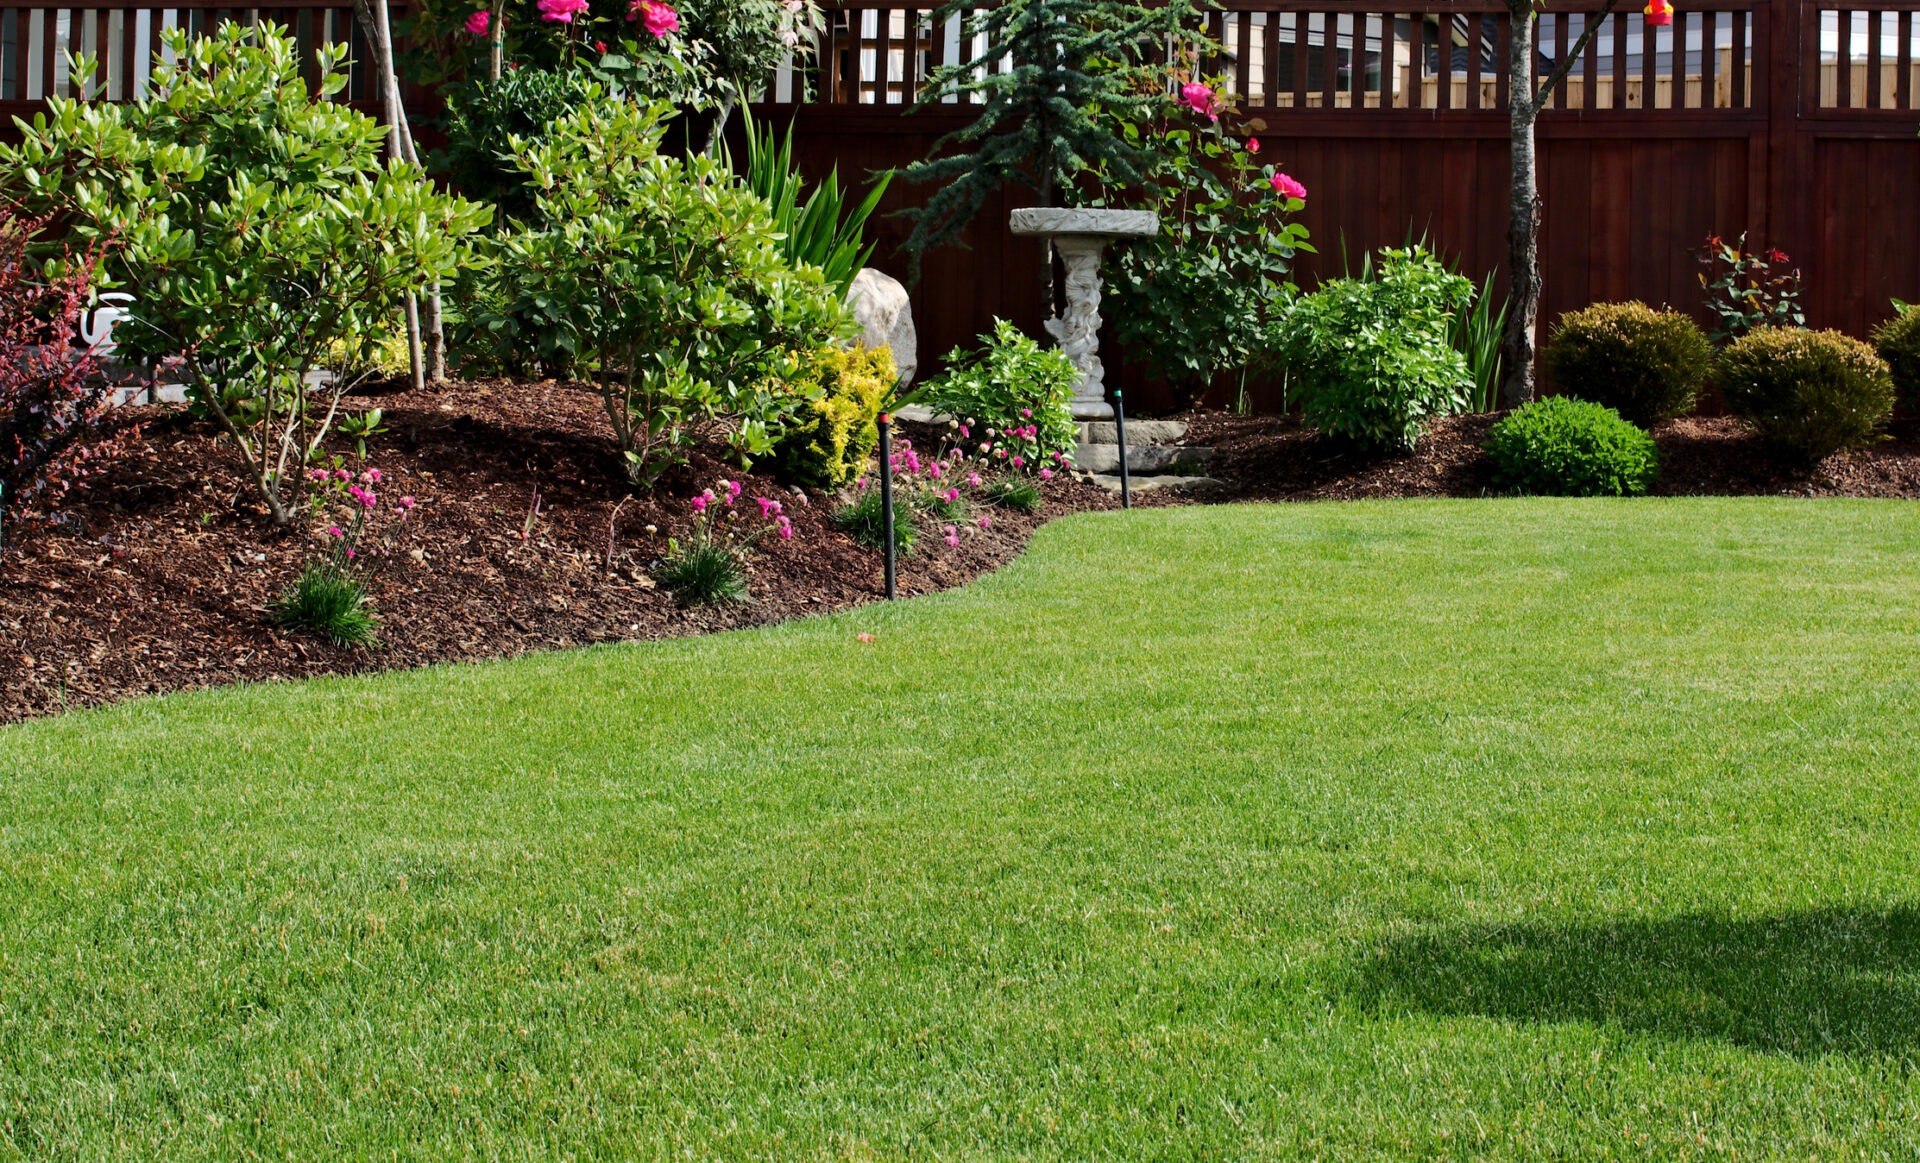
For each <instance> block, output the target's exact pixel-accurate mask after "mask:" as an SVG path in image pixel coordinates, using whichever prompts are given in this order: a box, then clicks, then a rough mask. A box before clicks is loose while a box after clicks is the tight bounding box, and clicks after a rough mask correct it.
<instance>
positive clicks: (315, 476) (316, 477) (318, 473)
mask: <svg viewBox="0 0 1920 1163" xmlns="http://www.w3.org/2000/svg"><path fill="white" fill-rule="evenodd" d="M332 475H333V474H332V473H330V472H328V471H327V470H326V469H324V468H316V469H314V470H313V471H312V472H310V473H308V474H307V479H308V480H310V481H323V480H326V479H327V478H328V477H330V476H332Z"/></svg>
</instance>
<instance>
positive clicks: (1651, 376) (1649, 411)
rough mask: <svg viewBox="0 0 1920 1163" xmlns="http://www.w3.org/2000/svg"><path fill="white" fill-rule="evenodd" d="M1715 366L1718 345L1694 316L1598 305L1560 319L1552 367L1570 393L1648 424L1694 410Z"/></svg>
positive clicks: (1634, 305) (1640, 306)
mask: <svg viewBox="0 0 1920 1163" xmlns="http://www.w3.org/2000/svg"><path fill="white" fill-rule="evenodd" d="M1712 368H1713V345H1712V344H1710V343H1708V342H1707V337H1706V335H1705V334H1703V333H1702V332H1701V330H1700V328H1699V326H1698V325H1697V324H1695V323H1694V321H1693V320H1692V319H1689V318H1688V317H1687V316H1685V315H1683V314H1681V313H1680V312H1678V311H1674V310H1670V309H1669V310H1661V311H1656V310H1654V309H1653V308H1652V307H1649V306H1647V305H1646V304H1645V303H1638V302H1627V303H1596V304H1594V305H1593V306H1591V307H1587V308H1585V309H1583V310H1579V311H1569V312H1567V313H1566V314H1565V315H1562V316H1561V317H1560V322H1559V324H1558V325H1557V326H1556V327H1555V328H1554V331H1553V338H1552V339H1550V340H1549V341H1548V343H1547V369H1548V370H1549V371H1550V372H1551V373H1552V375H1553V382H1554V384H1555V385H1556V386H1558V387H1559V389H1560V390H1561V391H1562V392H1564V393H1566V394H1567V395H1569V396H1577V397H1579V398H1580V399H1582V400H1590V401H1592V402H1593V403H1596V404H1602V405H1605V406H1606V407H1609V408H1612V409H1614V410H1615V411H1617V412H1619V413H1620V415H1621V416H1622V417H1624V418H1626V419H1627V420H1629V421H1631V422H1632V423H1634V424H1638V425H1640V426H1641V427H1643V428H1651V427H1652V426H1653V425H1655V424H1658V423H1659V422H1660V421H1662V420H1671V419H1673V418H1674V417H1676V416H1684V415H1686V414H1687V413H1689V412H1691V411H1693V406H1694V402H1695V400H1697V399H1698V398H1699V395H1700V385H1701V383H1702V382H1704V381H1705V380H1706V378H1707V373H1708V372H1709V371H1710V370H1712Z"/></svg>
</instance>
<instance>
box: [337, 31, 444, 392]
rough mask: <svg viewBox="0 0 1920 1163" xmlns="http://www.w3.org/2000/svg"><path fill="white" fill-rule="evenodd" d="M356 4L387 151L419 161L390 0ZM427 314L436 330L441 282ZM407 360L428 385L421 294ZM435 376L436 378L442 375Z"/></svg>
mask: <svg viewBox="0 0 1920 1163" xmlns="http://www.w3.org/2000/svg"><path fill="white" fill-rule="evenodd" d="M353 7H354V11H355V13H356V14H357V15H358V16H359V18H360V22H361V24H363V25H364V26H365V27H366V32H367V40H368V41H370V42H371V43H372V45H373V67H374V73H375V75H376V76H378V77H379V78H380V89H381V94H380V100H381V105H382V107H383V108H384V109H385V110H386V115H387V153H388V155H389V156H390V157H393V158H397V159H399V160H400V161H404V162H408V163H410V164H413V165H419V164H420V155H419V154H418V153H417V152H415V150H414V148H413V131H412V128H411V127H410V126H408V124H407V108H406V105H405V104H404V103H403V102H402V101H401V99H400V76H399V72H398V70H397V69H396V68H395V66H394V62H393V30H392V25H391V24H390V23H389V22H388V19H387V0H354V3H353ZM428 317H429V320H430V321H431V322H432V323H433V324H434V325H435V326H434V331H435V332H436V333H437V332H438V331H439V327H438V322H439V318H440V300H439V287H438V285H436V286H435V287H434V293H433V299H432V303H431V304H430V306H429V309H428ZM407 362H408V365H409V371H410V372H411V373H412V379H413V386H414V388H415V390H418V389H420V388H423V387H425V386H426V383H427V374H428V361H427V354H426V348H425V346H424V344H423V343H422V335H421V326H420V298H419V296H418V295H408V296H407ZM439 363H440V367H441V374H442V375H444V374H445V357H444V355H443V354H442V355H440V357H439ZM435 378H436V380H437V379H438V378H440V377H435Z"/></svg>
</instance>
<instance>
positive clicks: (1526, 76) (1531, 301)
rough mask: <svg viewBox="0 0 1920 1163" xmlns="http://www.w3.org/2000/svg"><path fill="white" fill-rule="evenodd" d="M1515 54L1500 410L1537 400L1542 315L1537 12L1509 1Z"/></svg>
mask: <svg viewBox="0 0 1920 1163" xmlns="http://www.w3.org/2000/svg"><path fill="white" fill-rule="evenodd" d="M1507 11H1508V13H1509V14H1510V16H1511V25H1512V28H1511V35H1510V37H1509V38H1508V39H1509V41H1510V43H1511V45H1512V53H1511V55H1510V56H1509V58H1508V61H1507V96H1508V119H1509V136H1508V144H1509V147H1510V149H1511V153H1512V175H1513V177H1512V189H1511V191H1510V200H1509V203H1508V208H1507V214H1508V217H1507V280H1508V282H1509V283H1510V284H1511V294H1512V300H1511V302H1510V304H1509V306H1508V308H1507V330H1506V334H1505V335H1504V336H1502V338H1501V342H1500V355H1501V361H1502V364H1503V366H1504V368H1505V371H1504V374H1503V377H1502V382H1501V385H1500V404H1501V406H1502V407H1506V408H1518V407H1519V406H1521V405H1522V404H1525V403H1527V402H1528V401H1530V400H1532V399H1533V356H1534V350H1533V337H1534V328H1535V326H1536V324H1537V322H1538V319H1539V315H1540V245H1539V237H1540V183H1539V175H1538V173H1537V172H1536V171H1537V164H1536V159H1535V156H1534V133H1533V127H1534V121H1535V119H1536V118H1537V117H1538V116H1539V113H1540V107H1539V102H1538V101H1537V99H1536V98H1535V96H1534V90H1533V63H1534V52H1533V8H1532V5H1531V3H1530V2H1529V0H1518V2H1516V0H1508V6H1507Z"/></svg>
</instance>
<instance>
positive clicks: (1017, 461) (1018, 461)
mask: <svg viewBox="0 0 1920 1163" xmlns="http://www.w3.org/2000/svg"><path fill="white" fill-rule="evenodd" d="M1013 467H1015V468H1025V467H1027V458H1026V457H1024V456H1016V457H1014V458H1013Z"/></svg>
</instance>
